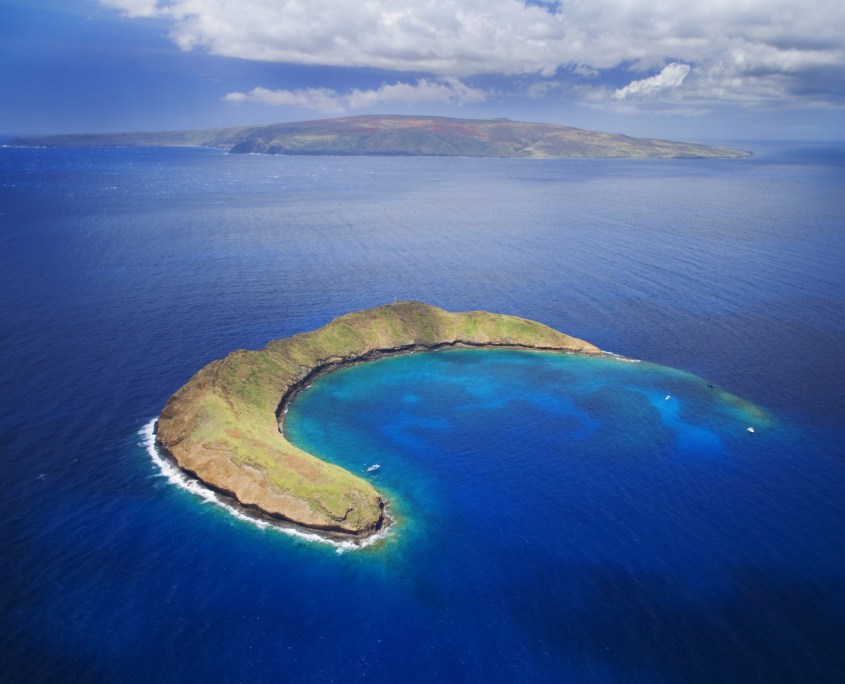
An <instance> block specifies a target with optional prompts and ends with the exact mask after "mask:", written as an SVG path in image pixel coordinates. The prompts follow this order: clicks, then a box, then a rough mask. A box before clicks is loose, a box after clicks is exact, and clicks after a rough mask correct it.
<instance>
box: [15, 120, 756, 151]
mask: <svg viewBox="0 0 845 684" xmlns="http://www.w3.org/2000/svg"><path fill="white" fill-rule="evenodd" d="M11 144H12V145H35V146H39V145H46V146H74V145H75V146H115V145H126V146H131V145H146V146H150V145H159V146H162V145H163V146H168V145H181V146H192V147H219V148H223V149H230V150H231V151H233V152H256V153H270V154H349V155H394V154H405V155H444V156H465V157H525V158H580V157H591V158H592V157H619V158H631V157H634V158H677V157H744V156H748V155H747V154H746V153H745V152H741V151H738V150H731V149H727V148H720V147H711V146H708V145H695V144H690V143H678V142H669V141H665V140H652V139H647V138H631V137H628V136H624V135H614V134H611V133H600V132H596V131H587V130H583V129H579V128H571V127H569V126H557V125H552V124H537V123H524V122H517V121H508V120H501V119H493V120H473V119H453V118H447V117H431V116H417V117H415V116H375V115H373V116H351V117H344V118H339V119H323V120H316V121H298V122H293V123H286V124H273V125H269V126H252V127H241V128H221V129H214V130H204V131H171V132H163V133H111V134H89V135H64V136H42V137H31V138H19V139H17V140H13V141H12V143H11Z"/></svg>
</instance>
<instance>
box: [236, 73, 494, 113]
mask: <svg viewBox="0 0 845 684" xmlns="http://www.w3.org/2000/svg"><path fill="white" fill-rule="evenodd" d="M486 98H487V94H486V93H485V92H484V91H482V90H479V89H478V88H471V87H469V86H467V85H466V84H464V83H462V82H461V81H459V80H457V79H452V78H450V79H443V80H441V81H433V80H430V79H425V78H421V79H418V80H417V82H416V83H402V82H399V83H393V84H390V85H382V86H381V87H380V88H377V89H371V90H360V89H357V88H356V89H354V90H350V91H349V92H347V93H339V92H337V91H335V90H331V89H329V88H300V89H297V90H269V89H267V88H261V87H258V88H253V89H252V90H250V91H249V92H248V93H241V92H234V93H229V94H227V95H226V96H225V97H224V98H223V99H224V100H226V101H227V102H234V103H239V102H260V103H262V104H269V105H284V106H289V107H300V108H303V109H313V110H317V111H321V112H329V113H332V112H333V113H338V112H343V111H346V110H349V109H363V108H366V107H373V106H375V105H379V104H385V103H400V104H426V103H433V102H441V103H443V102H448V103H452V104H459V105H460V104H467V103H473V102H483V101H484V100H485V99H486Z"/></svg>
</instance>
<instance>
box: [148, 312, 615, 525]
mask: <svg viewBox="0 0 845 684" xmlns="http://www.w3.org/2000/svg"><path fill="white" fill-rule="evenodd" d="M453 346H481V347H488V346H496V347H518V348H530V349H544V350H555V351H566V352H578V353H585V354H597V353H600V352H599V349H598V348H596V347H595V346H593V345H591V344H589V343H588V342H584V341H583V340H579V339H576V338H574V337H570V336H569V335H565V334H563V333H561V332H558V331H556V330H553V329H552V328H549V327H547V326H545V325H542V324H540V323H537V322H534V321H529V320H526V319H523V318H516V317H512V316H503V315H500V314H491V313H486V312H481V311H474V312H469V313H449V312H447V311H444V310H443V309H438V308H437V307H433V306H429V305H427V304H421V303H418V302H401V303H396V304H390V305H386V306H381V307H377V308H375V309H368V310H365V311H358V312H354V313H351V314H347V315H345V316H341V317H339V318H337V319H335V320H334V321H332V322H331V323H329V324H328V325H326V326H324V327H322V328H320V329H318V330H315V331H313V332H309V333H303V334H300V335H295V336H293V337H289V338H285V339H281V340H276V341H274V342H270V343H269V344H268V345H267V346H266V347H265V348H264V349H261V350H259V351H252V352H250V351H243V350H240V351H235V352H232V353H231V354H229V355H228V356H227V357H226V358H225V359H222V360H219V361H213V362H212V363H210V364H208V365H207V366H206V367H205V368H203V369H202V370H200V371H199V372H198V373H197V374H196V375H194V376H193V377H192V378H191V379H190V380H189V381H188V383H187V384H186V385H185V386H184V387H182V388H181V389H180V390H178V391H177V392H176V393H175V394H174V395H173V396H172V397H171V398H170V400H169V401H168V402H167V404H166V405H165V407H164V409H163V410H162V412H161V415H160V416H159V419H158V425H157V433H156V440H157V445H158V447H159V449H160V450H161V451H162V452H163V453H164V454H165V455H167V456H169V457H170V458H172V459H173V460H174V461H175V462H176V464H177V465H178V466H179V467H180V468H181V469H182V470H183V471H185V472H186V473H189V474H190V475H192V476H193V477H195V478H197V479H198V480H200V481H201V482H203V483H204V484H205V485H206V486H208V487H210V488H212V489H214V490H216V491H218V492H220V493H222V494H224V495H226V496H228V497H230V498H231V500H232V501H233V503H235V504H236V505H238V506H240V507H242V508H243V509H244V510H246V511H248V512H250V513H252V514H253V515H256V516H259V517H263V518H268V519H271V520H276V521H279V522H281V523H284V524H292V525H296V526H300V527H303V528H307V529H309V530H312V531H315V532H318V533H322V534H325V535H328V536H332V537H341V538H363V537H366V536H368V535H371V534H373V533H375V532H377V531H378V530H380V529H381V528H382V527H383V526H384V525H385V524H386V522H387V518H386V515H385V501H384V500H383V499H382V497H381V495H380V494H379V493H378V492H377V491H376V490H375V488H374V487H373V486H372V484H370V483H369V482H367V481H366V480H364V479H362V478H359V477H357V476H355V475H353V474H352V473H350V472H348V471H346V470H344V469H342V468H340V467H338V466H336V465H333V464H331V463H327V462H326V461H323V460H321V459H319V458H318V457H317V456H315V455H313V454H309V453H307V452H305V451H303V450H302V449H299V448H298V447H296V446H295V445H293V444H291V443H290V442H289V441H288V440H287V439H286V438H285V436H284V434H283V431H282V429H281V420H282V418H283V416H284V410H285V408H286V406H287V404H288V402H289V401H290V400H291V399H292V397H293V396H294V395H295V394H296V392H297V391H299V390H300V389H301V388H302V387H304V386H305V385H306V384H307V383H308V382H309V381H310V380H311V379H313V377H315V376H316V375H318V374H320V373H323V372H326V371H328V370H330V369H332V368H335V367H337V366H340V365H345V364H349V363H361V362H363V361H366V360H369V359H372V358H377V357H379V356H384V355H388V354H400V353H407V352H410V351H415V350H426V349H438V348H443V347H453Z"/></svg>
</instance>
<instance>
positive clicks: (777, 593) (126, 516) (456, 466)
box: [0, 143, 845, 683]
mask: <svg viewBox="0 0 845 684" xmlns="http://www.w3.org/2000/svg"><path fill="white" fill-rule="evenodd" d="M751 146H752V148H753V149H754V151H755V156H754V157H753V158H751V159H743V160H541V161H534V160H516V159H463V158H351V157H349V158H347V157H271V156H253V155H243V156H241V155H226V154H224V153H222V152H219V151H214V150H201V149H166V148H161V149H159V148H150V149H131V148H127V149H23V148H9V147H3V148H0V245H2V248H0V314H2V321H3V324H2V326H0V336H2V342H1V343H0V388H2V395H0V396H2V407H3V410H2V412H0V444H2V455H1V456H0V477H2V481H3V483H4V485H5V486H4V492H5V493H4V496H3V497H2V498H0V653H2V658H0V681H4V682H7V681H8V682H64V681H85V682H89V681H90V682H150V681H155V682H188V681H208V682H350V681H363V680H381V681H403V682H416V681H419V682H428V681H434V680H438V681H447V682H500V681H501V682H516V681H519V682H525V681H529V682H565V681H572V682H648V683H651V682H654V683H658V682H749V681H761V682H796V681H800V682H841V681H843V680H845V650H843V648H842V644H843V643H845V544H843V541H845V495H843V493H844V492H845V421H843V416H845V354H843V350H844V349H845V347H843V341H845V316H844V315H843V311H844V310H845V306H844V305H845V287H843V255H845V249H843V247H845V193H843V192H842V188H843V187H845V146H843V145H829V146H821V145H809V144H798V143H796V144H786V143H783V144H780V143H778V144H774V143H771V144H761V143H753V144H751ZM396 300H420V301H425V302H428V303H430V304H435V305H437V306H441V307H443V308H446V309H449V310H453V311H467V310H473V309H483V310H488V311H495V312H499V313H506V314H511V315H518V316H523V317H526V318H531V319H534V320H538V321H541V322H543V323H545V324H547V325H550V326H552V327H554V328H557V329H559V330H562V331H564V332H567V333H569V334H571V335H574V336H576V337H581V338H583V339H586V340H589V341H590V342H592V343H594V344H596V345H598V346H599V347H601V348H602V349H604V350H607V351H609V352H613V353H615V354H618V355H620V357H623V358H617V357H604V358H600V359H587V358H582V357H578V356H567V355H554V354H545V353H536V352H524V351H523V352H520V351H512V350H501V351H499V350H496V351H491V350H454V351H445V352H437V353H425V354H413V355H408V356H401V357H391V358H387V359H382V360H380V361H377V362H373V363H369V364H364V365H361V366H356V367H351V368H346V369H343V370H340V371H337V372H335V373H331V374H329V375H326V376H323V377H322V378H320V379H318V380H317V381H316V382H314V383H313V385H312V386H311V387H310V388H309V389H308V390H306V391H304V392H303V393H301V394H300V395H299V396H298V397H297V399H296V400H295V401H294V403H293V404H292V406H291V408H290V411H289V414H288V418H287V421H286V427H287V430H288V436H289V437H290V438H291V439H292V440H293V441H294V442H296V443H297V444H299V445H301V446H303V447H305V448H308V449H311V450H312V451H315V452H317V453H319V454H321V455H323V456H324V457H326V458H328V459H330V460H332V461H334V462H337V463H340V464H341V465H344V466H345V467H348V468H351V469H352V470H354V471H355V472H357V473H359V474H361V475H362V476H363V477H368V478H371V479H372V481H373V483H374V484H375V485H376V487H377V488H378V489H379V490H380V491H382V492H383V493H384V494H385V496H386V497H387V498H388V499H389V501H390V511H391V515H392V516H393V517H394V518H395V524H394V525H393V526H392V527H391V528H390V530H389V532H388V534H387V535H385V536H384V537H383V538H381V539H379V540H378V541H377V542H376V543H374V544H372V545H370V546H367V547H366V548H362V549H351V548H348V547H345V546H334V545H329V544H325V543H320V542H317V541H314V540H310V539H307V538H303V537H296V536H289V535H287V534H283V533H281V532H279V531H277V530H275V529H273V528H269V527H267V526H257V525H255V524H253V523H251V522H249V521H245V520H242V519H239V518H237V517H235V516H234V515H232V514H231V513H230V512H229V511H228V510H226V509H225V508H222V507H220V506H219V505H214V504H213V502H211V503H210V502H209V501H208V499H207V497H203V496H200V495H198V493H197V492H195V491H191V490H190V487H189V488H186V487H185V486H183V485H184V483H183V482H180V481H179V479H178V477H177V476H176V475H175V474H174V473H173V472H169V471H167V469H166V468H165V469H164V470H163V469H162V467H161V466H160V463H159V462H157V461H156V459H155V458H154V453H153V452H152V449H151V448H150V435H151V429H152V422H153V420H154V419H155V417H156V416H157V414H158V413H159V411H160V410H161V408H162V407H163V405H164V403H165V402H166V400H167V398H168V397H169V396H170V395H171V394H172V393H173V392H175V391H176V390H177V389H178V388H179V387H180V386H181V385H182V384H184V383H185V382H186V381H187V380H188V378H190V377H191V375H192V374H193V373H194V372H195V371H197V370H198V369H199V368H201V367H202V366H203V365H205V364H206V363H208V362H210V361H211V360H213V359H217V358H221V357H223V356H225V355H226V354H227V353H228V352H230V351H232V350H234V349H238V348H246V349H257V348H260V347H262V346H264V344H266V343H267V342H268V341H269V340H271V339H275V338H279V337H284V336H288V335H292V334H295V333H298V332H303V331H307V330H312V329H315V328H317V327H319V326H320V325H323V324H325V323H327V322H328V321H329V320H331V319H332V318H333V317H335V316H338V315H340V314H343V313H345V312H348V311H350V310H355V309H361V308H366V307H371V306H377V305H379V304H384V303H388V302H392V301H396ZM749 427H751V428H753V432H751V431H749V430H748V428H749ZM374 464H378V465H379V466H380V467H379V468H378V469H377V470H373V471H368V470H367V469H368V468H369V467H370V466H372V465H374Z"/></svg>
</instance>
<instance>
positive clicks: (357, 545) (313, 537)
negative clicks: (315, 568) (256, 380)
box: [138, 418, 390, 553]
mask: <svg viewBox="0 0 845 684" xmlns="http://www.w3.org/2000/svg"><path fill="white" fill-rule="evenodd" d="M155 425H156V419H155V418H153V419H152V420H150V421H149V422H148V423H146V424H145V425H144V427H142V428H141V429H140V430H139V431H138V434H139V435H140V436H141V445H142V446H143V447H144V448H145V449H146V451H147V454H148V455H149V457H150V459H151V460H152V462H153V463H154V464H155V466H156V467H157V468H158V470H159V476H160V477H164V478H165V479H167V481H168V482H170V483H171V484H174V485H176V486H177V487H180V488H181V489H185V490H187V491H189V492H190V493H191V494H193V495H194V496H197V497H199V498H200V499H202V500H203V501H204V502H205V503H209V504H213V505H215V506H219V507H220V508H223V509H225V510H226V511H227V512H228V513H230V514H231V515H233V516H234V517H236V518H237V519H238V520H241V521H243V522H246V523H249V524H251V525H254V526H255V527H258V528H259V529H262V530H266V529H269V530H273V531H276V532H281V533H282V534H286V535H288V536H290V537H297V538H299V539H304V540H306V541H309V542H316V543H318V544H325V545H328V546H332V547H334V548H335V549H337V552H338V553H345V552H346V551H358V550H360V549H365V548H367V547H369V546H372V545H373V544H376V543H378V542H380V541H382V540H383V539H384V538H385V537H386V536H387V535H388V534H389V533H390V528H389V527H388V528H387V529H386V530H384V531H382V532H379V533H378V534H374V535H372V536H370V537H367V538H366V539H362V540H361V541H336V540H333V539H326V538H325V537H322V536H320V535H319V534H314V533H309V532H304V531H302V530H298V529H295V528H292V527H283V526H282V525H274V524H273V523H270V522H267V521H266V520H259V519H257V518H253V517H252V516H249V515H246V514H245V513H243V512H242V511H239V510H238V509H237V508H235V507H234V506H232V505H230V504H229V503H227V502H226V501H225V500H224V499H223V498H222V497H221V496H220V495H219V494H217V493H216V492H214V491H212V490H210V489H208V488H207V487H204V486H203V485H202V484H200V483H199V482H198V481H197V480H195V479H193V478H191V477H188V476H187V475H186V474H185V473H183V472H182V471H181V470H180V469H179V468H178V467H176V465H174V464H173V463H171V462H170V461H169V460H167V459H166V458H164V457H162V455H161V453H159V450H158V448H157V447H156V440H155Z"/></svg>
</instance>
